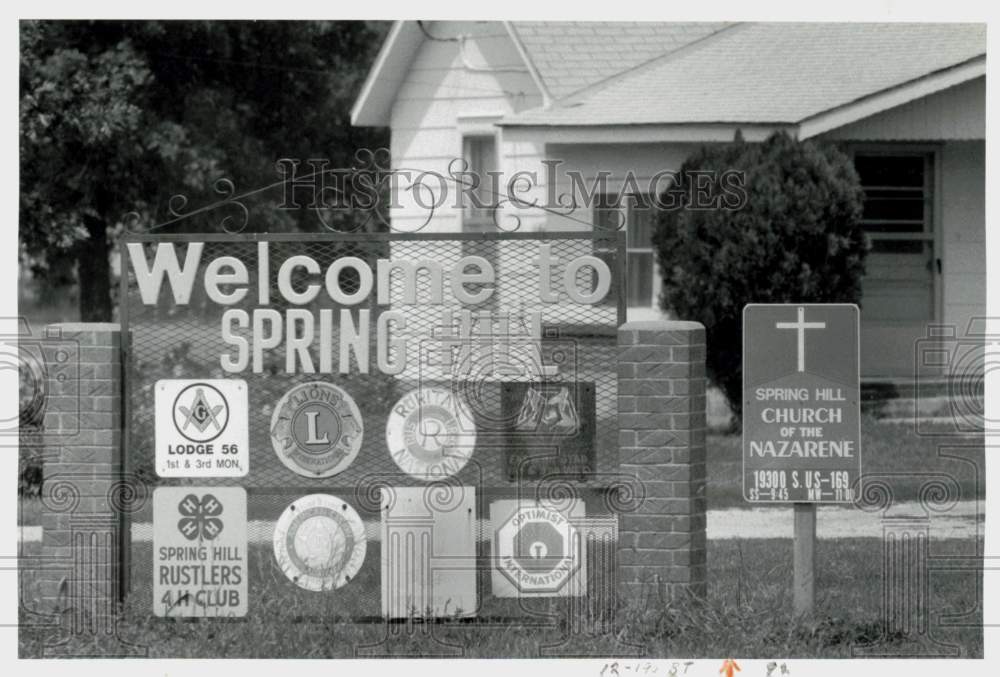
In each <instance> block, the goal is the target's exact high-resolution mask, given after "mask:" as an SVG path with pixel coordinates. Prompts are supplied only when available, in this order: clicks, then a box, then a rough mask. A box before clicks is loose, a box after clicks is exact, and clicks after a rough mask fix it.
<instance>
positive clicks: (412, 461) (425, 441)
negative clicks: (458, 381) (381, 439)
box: [385, 387, 476, 481]
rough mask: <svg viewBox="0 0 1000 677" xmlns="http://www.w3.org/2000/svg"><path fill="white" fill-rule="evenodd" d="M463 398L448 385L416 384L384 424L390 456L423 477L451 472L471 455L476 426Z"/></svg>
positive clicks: (431, 478) (413, 473)
mask: <svg viewBox="0 0 1000 677" xmlns="http://www.w3.org/2000/svg"><path fill="white" fill-rule="evenodd" d="M467 411H468V408H467V407H466V406H465V403H464V401H462V399H461V398H460V397H459V396H458V395H456V394H455V393H454V392H452V391H451V390H449V389H447V388H434V387H428V388H419V389H417V390H414V391H412V392H410V393H408V394H407V395H405V396H404V397H403V398H402V399H400V400H399V402H397V403H396V405H395V406H394V407H393V408H392V411H391V412H390V414H389V420H388V422H387V423H386V426H385V437H386V442H387V444H388V445H389V453H390V454H392V460H394V461H395V462H396V465H398V466H399V467H400V469H402V470H403V471H404V472H405V473H407V474H409V475H412V476H413V477H416V478H418V479H422V480H428V481H430V480H435V479H440V478H442V477H448V476H450V475H454V474H455V473H457V472H458V471H459V470H461V469H462V468H463V467H464V466H465V464H466V463H467V462H468V460H469V457H470V456H472V451H473V449H474V448H475V446H476V427H475V424H474V423H473V420H472V417H471V416H469V414H468V413H467Z"/></svg>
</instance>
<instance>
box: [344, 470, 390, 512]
mask: <svg viewBox="0 0 1000 677" xmlns="http://www.w3.org/2000/svg"><path fill="white" fill-rule="evenodd" d="M383 490H384V491H383ZM354 500H355V502H356V503H357V504H358V506H359V507H360V508H361V510H362V511H363V512H374V513H378V512H381V511H382V510H391V509H392V507H393V505H394V504H395V503H396V491H395V489H393V479H392V478H391V477H389V476H385V475H369V476H366V477H363V478H362V479H361V481H360V482H358V483H357V484H356V485H355V487H354Z"/></svg>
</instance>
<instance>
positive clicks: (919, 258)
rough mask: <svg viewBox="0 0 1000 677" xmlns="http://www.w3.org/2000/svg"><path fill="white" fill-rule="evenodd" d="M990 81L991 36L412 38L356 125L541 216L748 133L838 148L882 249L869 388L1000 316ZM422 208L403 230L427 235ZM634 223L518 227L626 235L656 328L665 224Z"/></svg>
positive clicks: (417, 29)
mask: <svg viewBox="0 0 1000 677" xmlns="http://www.w3.org/2000/svg"><path fill="white" fill-rule="evenodd" d="M985 74H986V28H985V26H984V25H971V24H912V23H910V24H901V23H900V24H860V23H853V24H848V23H842V24H820V23H741V24H726V23H640V22H629V23H624V22H622V23H561V22H452V21H441V22H438V21H435V22H417V21H399V22H396V24H395V25H394V26H393V27H392V30H391V32H390V33H389V35H388V37H387V39H386V42H385V44H384V45H383V46H382V50H381V52H380V53H379V55H378V58H377V59H376V61H375V64H374V66H373V67H372V70H371V72H370V73H369V75H368V78H367V80H366V82H365V84H364V87H363V89H362V91H361V94H360V96H359V98H358V100H357V102H356V103H355V105H354V108H353V110H352V118H351V119H352V122H353V124H355V125H362V126H388V127H389V128H390V130H391V138H392V142H391V153H392V163H393V168H394V169H410V170H416V171H434V172H438V173H440V174H443V175H447V173H448V170H449V164H450V163H452V161H453V160H454V159H455V158H464V159H465V161H466V162H468V163H469V166H470V168H471V169H472V170H475V171H478V172H480V173H485V172H487V171H496V172H500V173H501V175H502V176H503V177H511V176H513V175H514V174H515V173H516V172H518V171H526V172H534V174H535V175H534V177H533V178H532V180H531V181H530V182H528V183H530V189H529V190H528V192H527V193H525V194H522V195H520V196H519V197H521V198H522V199H525V200H528V199H531V198H532V197H537V198H539V199H541V200H544V199H545V197H546V196H549V195H551V194H553V193H554V194H556V195H558V194H561V193H564V192H567V191H570V190H571V189H573V188H574V186H573V184H572V181H571V180H570V179H569V178H568V177H570V176H571V175H572V174H573V173H574V172H575V173H577V174H578V175H579V176H583V177H586V178H587V179H588V181H589V183H588V184H587V185H588V186H590V187H591V188H592V187H593V186H594V185H598V186H600V183H599V182H598V183H596V184H595V183H594V182H595V180H596V179H597V178H599V176H600V172H607V173H609V174H606V175H605V178H606V184H605V185H606V190H607V192H608V194H611V195H616V194H618V193H619V192H621V189H622V182H623V181H625V180H626V178H625V177H627V175H628V174H629V172H631V173H632V175H633V177H634V178H637V179H638V182H637V185H639V186H643V185H646V183H647V182H649V181H650V179H651V178H652V177H654V176H656V175H657V173H658V172H662V171H663V170H676V169H678V168H679V166H680V164H681V163H682V162H683V160H684V159H685V157H687V156H688V155H689V154H690V153H691V152H692V150H693V149H695V148H697V147H698V146H700V145H701V144H705V143H712V142H724V141H729V140H731V139H732V138H733V136H734V133H735V132H736V130H737V129H739V130H741V131H742V133H743V136H744V138H746V139H747V140H749V141H754V140H760V139H763V138H765V137H766V136H767V135H768V134H770V133H771V132H772V131H774V130H779V129H780V130H786V131H787V132H789V133H790V134H793V135H796V136H797V137H799V138H803V139H804V138H821V139H830V140H835V141H837V142H838V143H841V144H843V147H844V148H845V149H846V150H847V151H848V152H849V153H851V155H852V156H853V157H854V159H855V163H856V166H857V168H858V170H859V174H860V176H861V178H862V183H863V184H864V188H865V192H866V204H865V227H866V229H867V231H868V233H869V235H870V236H871V240H872V243H873V250H872V252H871V254H870V255H869V259H868V273H867V276H866V278H865V281H864V298H863V311H862V370H863V375H864V376H865V377H867V378H869V379H881V378H890V379H898V378H904V377H906V376H907V375H912V373H913V364H914V358H913V355H914V350H913V346H914V341H915V340H916V339H918V338H920V337H922V336H925V335H926V334H927V327H928V325H929V324H953V325H955V326H957V328H958V334H959V336H961V335H962V334H963V333H964V331H965V328H966V325H967V324H968V322H969V320H970V318H973V317H977V316H982V315H983V314H984V312H985V304H986V284H985V283H986V262H985V251H984V249H985V246H984V243H985V214H984V203H985V78H986V76H985ZM555 161H559V163H558V168H557V169H556V170H555V171H554V172H553V171H552V169H551V168H552V167H553V166H555ZM546 162H548V163H549V164H548V165H546V164H545V163H546ZM551 177H554V180H553V179H552V178H551ZM504 180H506V179H504ZM553 183H554V187H555V190H553V185H552V184H553ZM525 185H527V184H525ZM626 192H627V191H626ZM412 198H413V196H412V193H407V194H406V195H404V196H403V200H402V201H401V202H400V204H399V205H398V206H395V207H394V208H393V210H392V214H391V218H392V220H393V226H394V227H398V228H406V227H407V225H408V224H413V223H417V222H422V221H424V220H425V219H426V218H427V210H425V209H422V208H421V207H420V206H419V205H417V204H414V203H413V199H412ZM466 199H467V198H466ZM634 204H635V201H634V200H624V201H616V200H614V199H612V198H608V199H598V200H597V203H596V204H588V205H586V206H583V207H580V208H577V209H575V210H571V211H568V212H567V213H566V214H565V215H557V214H554V213H552V212H551V211H546V210H541V209H524V210H517V211H518V215H519V217H520V219H521V222H520V229H521V230H566V229H580V228H586V227H590V226H591V225H592V224H594V223H595V222H600V221H601V220H603V219H608V218H610V217H612V216H613V217H616V218H617V217H620V218H623V219H624V220H625V222H626V224H627V229H628V237H629V256H628V279H629V291H628V295H629V315H630V317H639V316H643V315H647V316H648V315H655V314H656V313H657V312H658V311H656V309H655V300H656V296H657V292H658V286H659V277H658V275H657V274H656V271H655V268H654V261H653V256H652V252H651V250H650V247H649V236H648V233H649V218H648V214H649V213H650V212H649V211H648V210H639V209H634ZM504 209H507V210H509V209H510V205H507V207H505V208H504ZM484 211H485V210H482V209H476V208H475V207H474V206H470V205H465V206H464V208H462V206H461V204H459V208H453V209H447V208H444V209H438V210H436V211H435V212H434V215H433V218H432V220H431V223H430V224H428V228H429V229H433V230H435V231H444V232H458V231H462V230H481V229H483V228H484V227H492V225H489V226H487V225H486V222H487V221H488V220H489V219H490V215H489V214H485V213H484ZM557 211H558V210H557ZM501 218H507V216H501Z"/></svg>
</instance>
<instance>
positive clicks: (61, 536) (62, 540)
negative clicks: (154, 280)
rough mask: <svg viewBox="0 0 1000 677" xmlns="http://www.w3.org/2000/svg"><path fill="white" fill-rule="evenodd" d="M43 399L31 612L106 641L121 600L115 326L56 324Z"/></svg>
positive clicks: (124, 496) (124, 490)
mask: <svg viewBox="0 0 1000 677" xmlns="http://www.w3.org/2000/svg"><path fill="white" fill-rule="evenodd" d="M41 348H42V353H43V356H44V358H45V371H46V382H47V385H48V398H47V402H46V408H45V417H44V423H43V427H44V433H43V434H44V444H45V452H46V453H45V462H44V464H43V467H42V478H43V486H42V505H43V512H42V564H41V567H40V571H39V572H38V574H37V575H36V579H37V580H39V585H38V590H39V598H40V599H39V601H40V603H41V604H40V610H43V611H53V610H55V611H67V610H72V614H71V617H72V621H73V623H72V625H73V631H74V632H88V633H90V634H109V633H110V632H111V626H110V623H111V618H110V613H111V612H112V611H113V609H114V606H115V604H116V603H117V601H118V598H119V596H120V594H121V590H120V585H119V575H120V573H121V566H120V561H121V555H122V552H121V547H120V546H121V543H120V540H119V537H120V530H119V524H120V523H119V517H120V510H121V507H122V504H121V501H123V500H125V501H128V500H131V499H130V498H129V497H130V496H131V495H133V494H132V492H133V491H134V487H127V486H126V485H125V484H124V483H123V480H122V476H121V452H122V443H121V421H122V418H121V416H122V414H121V411H122V364H121V332H120V330H119V326H118V325H117V324H98V323H94V324H90V323H80V324H56V325H51V326H49V327H47V328H46V331H45V337H44V338H43V340H42V342H41Z"/></svg>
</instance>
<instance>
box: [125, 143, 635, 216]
mask: <svg viewBox="0 0 1000 677" xmlns="http://www.w3.org/2000/svg"><path fill="white" fill-rule="evenodd" d="M299 164H300V161H299V160H294V159H290V158H282V159H281V160H278V161H277V163H276V167H277V170H278V174H279V177H280V178H279V180H277V181H275V182H273V183H270V184H268V185H265V186H261V187H260V188H256V189H253V190H248V191H242V192H241V191H238V190H237V188H236V185H235V183H234V182H233V180H232V179H229V178H226V177H223V178H219V179H217V180H216V181H215V182H214V183H213V185H212V189H213V190H214V192H215V193H216V194H217V195H219V196H220V197H219V199H217V200H215V201H213V202H210V203H208V204H206V205H203V206H201V207H197V208H191V207H190V206H189V202H190V200H189V198H188V197H187V196H186V195H183V194H179V193H178V194H175V195H172V196H170V198H169V199H168V200H167V205H166V211H167V215H168V217H169V218H168V219H167V220H165V221H163V222H160V223H157V224H155V225H150V226H148V227H143V223H144V218H143V216H142V213H141V212H140V211H138V210H137V211H131V212H128V213H127V214H125V215H124V216H123V219H122V221H123V224H124V227H125V229H126V231H128V232H130V233H140V232H143V231H145V232H154V231H157V230H161V229H163V228H167V227H169V226H172V225H175V224H177V223H179V222H181V221H184V220H187V219H191V218H192V217H195V216H198V215H204V214H208V213H210V212H214V211H217V210H229V211H230V213H227V214H225V215H224V216H222V217H221V219H220V221H219V224H218V227H219V228H221V230H222V231H224V232H226V233H229V234H236V233H241V232H243V231H244V230H246V228H247V227H248V225H249V223H250V209H249V207H248V206H247V202H248V200H249V199H250V198H252V197H254V196H258V195H261V194H263V193H266V192H269V191H281V192H282V195H283V196H284V198H285V199H286V200H290V202H289V203H288V206H287V207H285V203H284V202H282V203H281V207H279V208H288V209H292V208H294V209H299V208H301V207H300V205H299V204H298V203H296V201H295V198H294V195H292V193H294V192H295V189H297V188H298V189H307V188H308V189H311V190H312V193H313V200H312V202H311V203H309V204H307V205H306V207H307V208H308V209H309V210H311V211H312V212H313V214H314V215H315V216H316V218H317V220H318V221H319V223H320V225H321V226H322V227H323V228H324V229H326V230H328V231H330V232H333V233H350V232H365V231H367V230H371V229H372V227H373V226H377V227H378V229H381V228H385V229H388V230H390V231H394V232H400V233H418V232H420V231H422V230H423V229H424V228H426V227H427V226H428V225H429V224H430V222H431V221H432V220H433V218H434V217H435V215H436V213H437V212H438V210H439V209H440V208H441V207H442V206H444V205H445V203H446V201H448V199H449V197H451V198H452V201H453V203H454V204H453V206H454V208H455V209H462V208H463V206H464V200H463V196H465V195H469V194H470V192H473V193H474V192H475V191H476V190H477V189H482V186H481V182H482V181H484V180H488V181H489V182H490V185H489V186H487V187H486V190H485V193H489V194H490V196H491V197H490V199H489V200H484V201H483V202H484V204H483V205H481V207H482V209H483V210H484V213H489V214H490V218H491V219H492V221H493V225H494V227H495V228H496V229H497V231H498V232H502V233H513V232H517V231H519V230H520V229H521V228H522V227H523V226H524V220H523V219H522V216H521V214H520V212H522V211H526V210H538V211H540V212H543V213H544V214H547V215H550V216H558V217H560V218H563V219H567V220H569V221H575V222H578V223H580V224H581V225H584V226H587V227H590V225H591V223H590V220H589V219H584V218H580V217H579V216H576V214H575V213H576V212H577V211H578V209H579V207H580V205H579V204H578V203H577V200H576V199H575V197H574V196H573V195H572V194H571V193H569V192H565V191H564V192H562V193H560V194H558V195H555V194H554V193H550V194H549V198H548V200H549V201H548V203H543V202H540V201H539V199H538V198H537V197H533V196H532V193H533V191H534V190H535V189H537V188H538V185H537V183H535V182H533V181H531V180H529V177H528V175H526V174H524V173H520V172H519V173H518V174H515V175H514V176H513V177H511V179H510V181H509V182H507V183H506V184H505V185H504V186H500V185H499V184H498V183H497V182H496V177H497V175H496V174H495V173H491V174H490V175H489V176H488V178H487V177H480V176H478V175H477V174H475V173H474V172H471V171H470V164H469V162H468V161H467V160H466V159H465V158H461V157H459V158H454V159H452V160H451V161H450V162H449V163H448V167H447V171H446V173H443V174H442V173H440V172H436V171H430V170H427V169H426V168H424V169H420V168H413V167H395V168H393V167H392V166H391V157H390V154H389V150H388V149H386V148H376V149H369V148H361V149H358V150H357V151H355V153H354V157H353V158H352V161H351V164H350V166H348V167H338V168H330V167H327V166H326V161H324V160H309V161H308V164H309V165H310V166H311V167H312V171H311V172H310V171H307V170H305V171H303V172H302V173H297V172H296V168H297V167H298V166H299ZM289 191H291V192H289ZM398 191H402V192H403V193H404V194H408V199H407V200H406V202H407V203H408V205H409V208H413V209H416V210H421V212H420V213H422V214H423V218H422V219H421V220H420V222H419V223H414V222H413V220H409V219H408V220H407V221H406V222H405V225H401V224H399V223H393V222H391V221H390V219H389V218H388V216H389V215H388V206H391V205H395V204H396V200H397V198H398V197H399V195H398V194H396V193H397V192H398ZM478 194H483V191H482V190H480V193H477V195H478ZM387 197H390V198H391V199H390V200H389V201H386V198H387ZM413 209H411V211H412V210H413ZM624 227H625V213H624V211H623V210H619V209H608V210H606V217H605V219H604V221H603V222H602V223H601V224H598V228H600V229H602V230H621V229H622V228H624Z"/></svg>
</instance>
